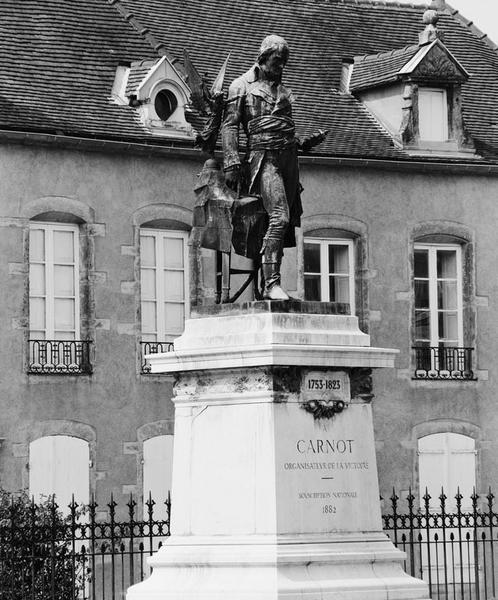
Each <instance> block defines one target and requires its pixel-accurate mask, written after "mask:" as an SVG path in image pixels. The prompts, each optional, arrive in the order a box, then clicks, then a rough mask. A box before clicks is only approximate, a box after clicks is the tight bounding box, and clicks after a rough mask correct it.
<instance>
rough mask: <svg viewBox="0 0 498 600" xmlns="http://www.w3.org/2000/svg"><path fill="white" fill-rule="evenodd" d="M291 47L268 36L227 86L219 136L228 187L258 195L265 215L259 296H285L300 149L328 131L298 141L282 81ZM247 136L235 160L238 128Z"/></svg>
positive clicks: (297, 207) (296, 217)
mask: <svg viewBox="0 0 498 600" xmlns="http://www.w3.org/2000/svg"><path fill="white" fill-rule="evenodd" d="M288 58H289V46H288V44H287V42H286V41H285V40H284V39H283V38H282V37H280V36H277V35H270V36H268V37H266V38H265V39H264V40H263V42H262V44H261V48H260V51H259V55H258V59H257V63H256V64H255V65H254V66H253V67H252V68H251V69H250V70H249V71H247V72H246V73H244V74H243V75H242V76H241V77H239V78H237V79H235V81H233V83H232V84H231V85H230V88H229V91H228V98H227V101H226V106H225V116H224V120H223V125H222V130H221V135H222V143H223V155H224V160H223V168H224V172H225V180H226V182H227V185H228V186H229V187H230V188H232V189H233V190H236V191H237V192H238V193H239V194H241V195H255V196H259V197H260V198H261V200H262V202H263V206H264V208H265V210H266V212H267V213H268V228H267V231H266V234H265V236H264V239H263V245H262V248H261V262H262V271H263V277H264V291H263V297H264V298H265V299H270V300H287V299H288V298H289V296H288V295H287V293H286V292H285V291H284V290H283V289H282V287H281V285H280V265H281V261H282V255H283V250H284V248H285V247H292V246H295V245H296V240H295V232H294V228H295V227H298V226H299V225H300V217H301V214H302V206H301V198H300V194H301V186H300V183H299V170H298V159H297V156H298V154H297V153H298V150H299V149H300V150H303V151H306V150H309V149H310V148H311V147H313V146H314V145H316V144H319V143H320V142H322V141H323V140H324V138H325V136H326V134H327V132H326V131H319V132H318V133H317V134H315V135H313V136H310V137H309V138H308V139H306V140H305V141H303V142H301V141H300V140H299V139H298V138H297V137H296V133H295V125H294V121H293V119H292V102H293V96H292V92H291V91H290V90H289V89H288V88H286V87H285V86H284V85H283V84H282V74H283V71H284V67H285V65H286V63H287V60H288ZM241 125H242V128H243V131H244V133H245V135H246V137H247V155H246V158H245V160H244V161H243V162H241V160H240V158H239V129H240V126H241Z"/></svg>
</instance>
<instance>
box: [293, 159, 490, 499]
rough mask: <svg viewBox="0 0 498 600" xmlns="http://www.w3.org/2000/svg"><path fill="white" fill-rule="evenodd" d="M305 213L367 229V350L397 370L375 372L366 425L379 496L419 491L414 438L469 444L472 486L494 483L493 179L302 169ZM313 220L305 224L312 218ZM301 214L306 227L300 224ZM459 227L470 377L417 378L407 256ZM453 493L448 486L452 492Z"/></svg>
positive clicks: (484, 488)
mask: <svg viewBox="0 0 498 600" xmlns="http://www.w3.org/2000/svg"><path fill="white" fill-rule="evenodd" d="M302 183H303V186H304V188H305V192H304V211H305V216H306V217H309V221H310V222H311V221H313V222H316V220H317V219H318V218H319V216H320V215H323V217H322V218H323V220H324V221H327V223H329V226H332V224H331V221H333V220H334V216H336V218H337V222H341V221H343V222H348V221H352V220H355V219H357V220H361V221H363V222H364V223H365V225H366V238H367V242H366V246H367V255H368V259H367V269H366V271H365V273H364V277H365V278H366V279H367V282H368V310H367V312H368V319H367V321H368V329H369V333H370V335H371V338H372V345H373V346H383V347H393V348H399V349H400V351H401V353H400V355H399V357H398V359H397V361H396V362H397V368H396V369H395V370H394V371H392V372H389V371H388V370H386V371H385V372H375V373H374V393H375V400H374V425H375V430H376V443H377V452H378V461H379V470H380V487H381V495H382V496H383V497H384V498H388V497H389V496H390V494H391V491H392V488H393V486H394V487H395V488H396V489H397V490H399V491H403V490H408V488H409V486H412V488H414V490H415V491H417V486H418V472H417V462H418V460H417V439H418V438H419V437H422V436H424V435H427V434H430V433H437V432H442V431H451V432H454V433H463V434H465V435H469V436H471V437H473V438H474V439H476V449H477V461H476V462H477V479H476V483H477V488H478V492H479V493H486V492H487V488H488V486H491V487H492V488H494V487H496V485H495V482H496V480H497V477H498V461H497V459H496V457H497V455H498V452H497V450H498V436H497V426H498V420H497V416H496V415H497V411H496V395H495V389H494V386H493V379H494V377H495V375H494V373H495V370H494V366H495V365H496V354H497V350H498V345H497V342H496V340H497V334H498V319H497V317H498V315H497V299H498V296H497V293H498V289H497V285H498V278H497V276H496V269H495V261H494V255H495V246H496V240H495V237H496V236H495V226H494V223H496V219H497V217H498V214H497V205H496V198H497V195H498V179H496V178H493V177H490V176H472V175H468V176H466V175H458V176H456V175H450V174H444V173H440V174H428V173H416V172H400V171H381V170H368V169H364V170H362V171H355V170H352V169H340V170H337V169H336V170H326V169H325V168H318V167H305V168H303V169H302ZM313 216H314V217H316V218H311V217H313ZM306 217H305V219H304V222H305V223H306V220H307V219H306ZM437 230H439V231H441V232H445V231H463V232H465V234H466V236H467V238H468V240H469V243H470V244H471V245H472V246H473V253H471V257H470V258H469V261H470V262H471V264H468V265H466V268H465V273H464V278H465V277H468V278H470V281H469V282H468V287H469V289H470V290H471V294H470V295H471V297H470V298H469V304H470V309H469V310H470V313H472V314H471V315H470V320H472V319H473V320H474V325H473V326H472V327H469V332H468V335H467V339H466V343H468V344H469V345H471V346H472V347H474V348H475V362H474V368H475V369H476V375H477V381H468V382H463V381H445V382H436V381H415V380H413V379H412V373H413V371H414V365H413V358H412V354H411V346H412V340H411V327H412V311H413V300H414V299H413V293H412V283H411V278H412V266H411V256H412V249H413V239H414V235H415V234H417V235H422V234H423V233H424V232H425V233H433V232H434V231H437ZM454 492H456V490H455V491H454Z"/></svg>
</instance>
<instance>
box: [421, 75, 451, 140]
mask: <svg viewBox="0 0 498 600" xmlns="http://www.w3.org/2000/svg"><path fill="white" fill-rule="evenodd" d="M418 129H419V135H420V140H422V141H427V142H446V141H447V140H448V137H449V136H448V97H447V93H446V90H445V89H437V88H429V87H419V88H418Z"/></svg>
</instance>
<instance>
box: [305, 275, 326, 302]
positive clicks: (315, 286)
mask: <svg viewBox="0 0 498 600" xmlns="http://www.w3.org/2000/svg"><path fill="white" fill-rule="evenodd" d="M304 297H305V299H306V300H317V301H318V302H320V301H321V299H322V297H321V293H320V276H319V275H305V276H304Z"/></svg>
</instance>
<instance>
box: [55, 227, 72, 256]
mask: <svg viewBox="0 0 498 600" xmlns="http://www.w3.org/2000/svg"><path fill="white" fill-rule="evenodd" d="M54 262H62V263H72V262H74V232H72V231H54Z"/></svg>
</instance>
